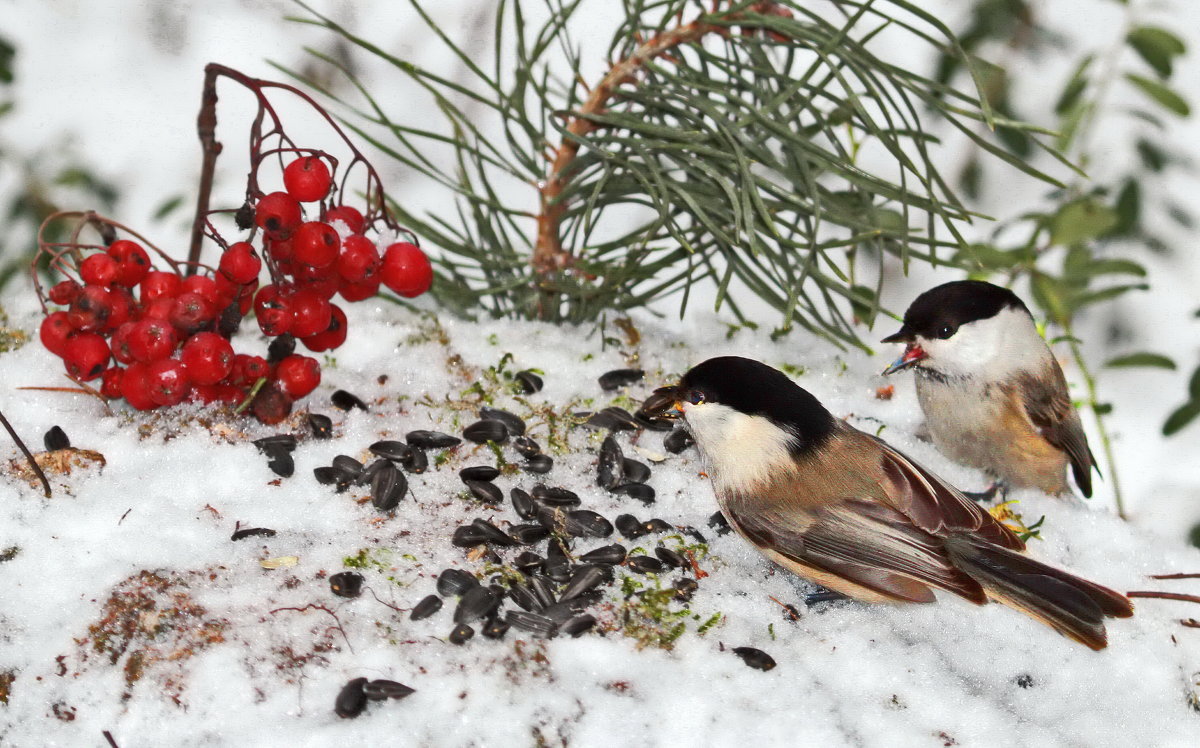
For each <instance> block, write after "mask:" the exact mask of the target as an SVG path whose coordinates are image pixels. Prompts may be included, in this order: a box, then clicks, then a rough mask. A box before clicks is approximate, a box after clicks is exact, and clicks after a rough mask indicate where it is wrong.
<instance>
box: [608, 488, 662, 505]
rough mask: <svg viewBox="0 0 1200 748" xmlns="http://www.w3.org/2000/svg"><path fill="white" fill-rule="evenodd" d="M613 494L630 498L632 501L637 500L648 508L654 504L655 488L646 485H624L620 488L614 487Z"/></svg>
mask: <svg viewBox="0 0 1200 748" xmlns="http://www.w3.org/2000/svg"><path fill="white" fill-rule="evenodd" d="M612 492H613V493H617V494H622V495H624V496H628V497H629V498H631V499H637V500H638V501H640V502H642V503H643V504H646V505H647V506H649V505H650V504H653V503H654V497H655V492H654V487H653V486H647V485H646V484H645V483H622V484H621V485H619V486H614V487H613V489H612Z"/></svg>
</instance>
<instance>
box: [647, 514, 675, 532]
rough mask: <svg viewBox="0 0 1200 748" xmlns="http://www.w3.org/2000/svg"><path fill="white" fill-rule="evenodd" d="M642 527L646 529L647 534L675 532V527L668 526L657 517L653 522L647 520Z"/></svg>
mask: <svg viewBox="0 0 1200 748" xmlns="http://www.w3.org/2000/svg"><path fill="white" fill-rule="evenodd" d="M642 527H644V528H645V529H646V532H647V533H656V532H675V526H674V525H672V524H668V523H667V521H666V520H661V519H658V518H657V517H655V518H654V519H651V520H646V521H645V522H643V523H642Z"/></svg>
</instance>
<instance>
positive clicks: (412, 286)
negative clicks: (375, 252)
mask: <svg viewBox="0 0 1200 748" xmlns="http://www.w3.org/2000/svg"><path fill="white" fill-rule="evenodd" d="M381 275H382V278H383V282H384V284H386V285H387V287H388V288H390V289H392V290H393V291H395V292H396V293H398V294H400V295H401V296H405V297H408V298H412V297H413V296H420V295H421V294H423V293H425V292H426V291H428V290H429V287H430V286H431V285H433V266H432V265H430V264H429V258H428V257H426V256H425V253H424V252H423V251H421V248H420V247H418V246H417V245H415V244H409V243H408V242H397V243H396V244H393V245H392V246H390V247H388V248H387V251H385V252H384V253H383V269H382V272H381Z"/></svg>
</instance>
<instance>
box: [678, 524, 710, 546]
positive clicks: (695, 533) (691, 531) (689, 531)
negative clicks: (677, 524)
mask: <svg viewBox="0 0 1200 748" xmlns="http://www.w3.org/2000/svg"><path fill="white" fill-rule="evenodd" d="M679 531H680V532H682V533H683V534H684V535H687V536H688V537H689V538H691V539H692V540H694V541H696V542H697V543H707V542H708V539H707V538H705V537H704V533H702V532H700V531H699V530H697V529H696V528H694V527H692V526H691V525H687V526H685V527H682V528H680V530H679Z"/></svg>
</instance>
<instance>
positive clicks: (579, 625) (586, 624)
mask: <svg viewBox="0 0 1200 748" xmlns="http://www.w3.org/2000/svg"><path fill="white" fill-rule="evenodd" d="M595 625H596V616H594V615H592V614H591V613H582V614H580V615H577V616H575V617H574V618H572V619H571V620H569V621H567V622H566V623H564V624H563V625H562V626H560V627H559V629H558V630H559V631H561V632H562V633H564V634H570V635H571V636H580V635H581V634H583V632H585V631H587V630H588V629H590V628H591V627H593V626H595Z"/></svg>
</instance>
